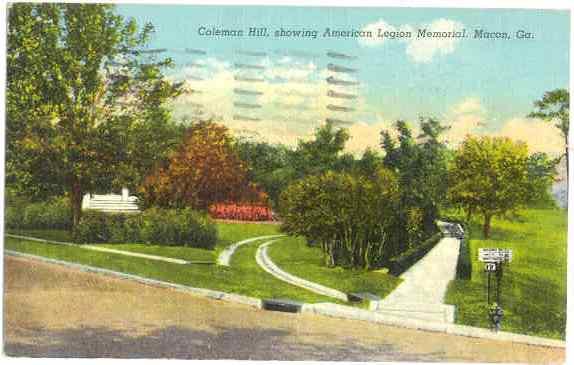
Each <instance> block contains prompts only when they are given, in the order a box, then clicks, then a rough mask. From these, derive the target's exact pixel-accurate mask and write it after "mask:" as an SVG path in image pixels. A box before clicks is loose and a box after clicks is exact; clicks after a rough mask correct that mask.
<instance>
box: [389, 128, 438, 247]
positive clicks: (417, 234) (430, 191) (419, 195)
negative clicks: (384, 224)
mask: <svg viewBox="0 0 574 365" xmlns="http://www.w3.org/2000/svg"><path fill="white" fill-rule="evenodd" d="M419 122H420V129H421V133H420V134H419V135H418V136H417V137H414V136H413V134H412V130H411V128H410V127H409V126H408V124H407V123H406V122H405V121H402V120H399V121H397V122H396V123H395V129H396V134H397V138H396V139H395V138H393V137H392V135H391V133H390V131H382V132H381V137H382V140H381V147H382V148H383V150H384V151H385V157H384V160H383V162H384V165H385V166H386V167H387V168H389V169H391V170H393V171H395V172H396V173H397V175H398V177H399V183H400V187H401V193H400V194H401V198H400V200H401V213H400V214H401V216H402V219H401V220H402V225H403V226H404V227H406V231H405V232H412V233H411V234H407V237H404V241H405V242H409V245H412V244H416V243H418V242H415V241H419V242H420V241H421V238H422V236H421V234H425V235H428V234H430V233H432V232H433V230H434V229H435V220H436V218H437V217H438V216H439V211H440V207H441V205H442V204H443V203H444V201H445V200H446V191H447V174H448V171H447V149H446V145H445V144H444V143H443V142H442V141H441V133H443V132H444V131H445V129H446V127H444V126H443V125H442V124H441V123H440V122H439V121H438V120H436V119H434V118H421V119H420V120H419ZM416 225H419V227H416Z"/></svg>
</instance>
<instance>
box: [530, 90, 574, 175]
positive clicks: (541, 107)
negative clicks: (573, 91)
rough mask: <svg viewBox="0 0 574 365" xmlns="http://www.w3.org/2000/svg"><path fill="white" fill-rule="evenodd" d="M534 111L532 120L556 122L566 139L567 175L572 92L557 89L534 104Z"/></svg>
mask: <svg viewBox="0 0 574 365" xmlns="http://www.w3.org/2000/svg"><path fill="white" fill-rule="evenodd" d="M534 108H535V109H534V111H533V112H532V113H530V114H528V116H529V117H531V118H541V119H544V120H547V121H552V122H554V123H555V124H554V125H555V126H556V128H558V129H559V130H560V133H561V134H562V138H564V149H565V151H564V155H563V156H564V157H565V158H566V174H567V175H568V177H569V171H568V169H569V167H568V129H569V128H570V92H569V91H568V90H566V89H555V90H552V91H547V92H546V93H544V96H542V98H541V99H539V100H536V101H535V102H534Z"/></svg>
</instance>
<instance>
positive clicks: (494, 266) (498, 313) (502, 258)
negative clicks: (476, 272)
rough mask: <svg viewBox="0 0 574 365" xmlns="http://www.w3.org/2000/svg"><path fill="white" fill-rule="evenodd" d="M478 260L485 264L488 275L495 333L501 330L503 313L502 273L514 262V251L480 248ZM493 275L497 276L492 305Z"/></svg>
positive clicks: (488, 291) (487, 296)
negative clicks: (505, 266)
mask: <svg viewBox="0 0 574 365" xmlns="http://www.w3.org/2000/svg"><path fill="white" fill-rule="evenodd" d="M478 260H479V261H481V262H484V271H485V272H486V273H487V279H486V280H487V281H486V282H487V284H486V285H487V289H486V290H487V294H486V298H487V303H488V308H489V317H490V320H491V322H492V325H493V328H494V329H495V331H498V330H499V329H500V322H501V321H502V316H503V311H502V307H501V306H500V304H501V303H500V292H501V284H502V273H503V270H502V268H503V266H504V263H508V262H511V261H512V250H511V249H508V248H479V249H478ZM491 273H495V275H496V301H495V302H494V303H492V305H491V303H490V287H491V284H490V282H491V279H490V277H491Z"/></svg>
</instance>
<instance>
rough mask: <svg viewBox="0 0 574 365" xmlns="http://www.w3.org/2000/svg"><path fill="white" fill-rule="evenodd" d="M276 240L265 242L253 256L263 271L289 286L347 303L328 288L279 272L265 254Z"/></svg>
mask: <svg viewBox="0 0 574 365" xmlns="http://www.w3.org/2000/svg"><path fill="white" fill-rule="evenodd" d="M276 241H278V240H273V241H269V242H266V243H264V244H262V245H261V246H259V248H258V249H257V253H256V254H255V260H256V261H257V264H258V265H259V266H261V267H262V268H263V270H265V271H267V272H268V273H270V274H271V275H273V276H275V277H276V278H277V279H279V280H282V281H285V282H287V283H289V284H291V285H295V286H298V287H301V288H303V289H307V290H310V291H312V292H314V293H317V294H321V295H326V296H328V297H332V298H336V299H339V300H342V301H344V302H346V301H348V299H347V294H345V293H343V292H341V291H339V290H336V289H332V288H328V287H326V286H323V285H321V284H317V283H313V282H311V281H308V280H305V279H301V278H300V277H297V276H295V275H291V274H289V273H288V272H286V271H283V270H281V269H280V268H279V267H278V266H277V265H275V264H274V263H273V261H271V258H270V257H269V255H268V254H267V248H268V247H269V245H271V244H272V243H274V242H276Z"/></svg>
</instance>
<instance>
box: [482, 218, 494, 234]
mask: <svg viewBox="0 0 574 365" xmlns="http://www.w3.org/2000/svg"><path fill="white" fill-rule="evenodd" d="M491 219H492V215H490V214H485V215H484V226H483V227H482V233H483V235H484V238H488V237H489V236H490V220H491Z"/></svg>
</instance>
